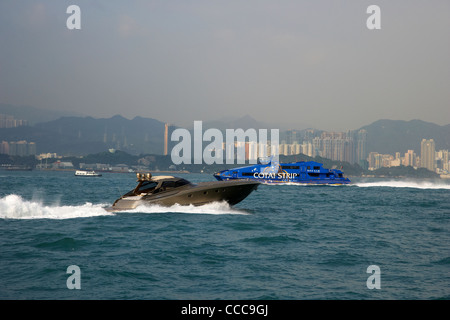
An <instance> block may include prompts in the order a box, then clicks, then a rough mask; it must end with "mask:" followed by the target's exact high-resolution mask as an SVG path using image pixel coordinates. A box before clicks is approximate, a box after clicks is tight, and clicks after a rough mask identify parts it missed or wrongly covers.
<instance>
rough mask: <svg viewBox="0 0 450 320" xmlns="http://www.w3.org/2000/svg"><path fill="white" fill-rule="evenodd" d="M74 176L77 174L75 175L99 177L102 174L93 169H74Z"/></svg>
mask: <svg viewBox="0 0 450 320" xmlns="http://www.w3.org/2000/svg"><path fill="white" fill-rule="evenodd" d="M75 176H77V177H101V176H102V175H101V174H100V173H97V172H95V171H85V170H77V171H75Z"/></svg>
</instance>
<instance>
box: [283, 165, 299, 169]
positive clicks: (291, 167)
mask: <svg viewBox="0 0 450 320" xmlns="http://www.w3.org/2000/svg"><path fill="white" fill-rule="evenodd" d="M281 169H300V166H281Z"/></svg>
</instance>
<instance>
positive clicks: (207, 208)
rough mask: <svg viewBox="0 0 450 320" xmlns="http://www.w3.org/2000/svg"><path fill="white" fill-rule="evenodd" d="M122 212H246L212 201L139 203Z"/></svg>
mask: <svg viewBox="0 0 450 320" xmlns="http://www.w3.org/2000/svg"><path fill="white" fill-rule="evenodd" d="M123 212H139V213H166V212H170V213H192V214H244V215H245V214H248V213H247V212H245V211H242V210H238V209H235V208H232V207H231V206H230V205H229V204H228V203H226V202H212V203H209V204H205V205H202V206H194V205H188V206H182V205H179V204H175V205H173V206H170V207H164V206H159V205H141V206H138V207H137V208H135V209H133V210H124V211H123Z"/></svg>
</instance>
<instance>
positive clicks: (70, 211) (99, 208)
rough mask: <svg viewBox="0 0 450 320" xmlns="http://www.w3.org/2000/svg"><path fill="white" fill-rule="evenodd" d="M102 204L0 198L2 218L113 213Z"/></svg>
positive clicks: (74, 216) (0, 215)
mask: <svg viewBox="0 0 450 320" xmlns="http://www.w3.org/2000/svg"><path fill="white" fill-rule="evenodd" d="M103 206H105V205H102V204H95V205H94V204H92V203H89V202H87V203H85V204H83V205H80V206H59V205H55V206H46V205H43V204H42V203H41V202H39V201H36V200H32V201H28V200H24V199H23V198H22V197H20V196H18V195H15V194H12V195H8V196H6V197H4V198H0V218H2V219H72V218H85V217H95V216H103V215H113V214H112V213H110V212H107V211H105V210H104V209H103Z"/></svg>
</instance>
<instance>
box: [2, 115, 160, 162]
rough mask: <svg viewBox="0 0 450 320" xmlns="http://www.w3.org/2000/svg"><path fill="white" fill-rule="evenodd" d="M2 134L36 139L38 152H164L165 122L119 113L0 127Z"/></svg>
mask: <svg viewBox="0 0 450 320" xmlns="http://www.w3.org/2000/svg"><path fill="white" fill-rule="evenodd" d="M0 136H1V137H2V140H6V141H19V140H27V141H33V142H35V143H36V145H37V152H38V153H47V152H51V153H53V152H56V153H58V154H61V155H86V154H90V153H97V152H101V151H106V150H108V149H110V148H115V149H120V150H122V151H126V152H128V153H131V154H140V153H153V154H161V153H162V152H163V144H164V143H163V140H164V123H163V122H161V121H158V120H155V119H151V118H142V117H135V118H134V119H132V120H129V119H126V118H124V117H122V116H119V115H116V116H113V117H111V118H107V119H95V118H92V117H62V118H59V119H56V120H52V121H48V122H42V123H38V124H36V125H34V126H26V127H17V128H9V129H0Z"/></svg>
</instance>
